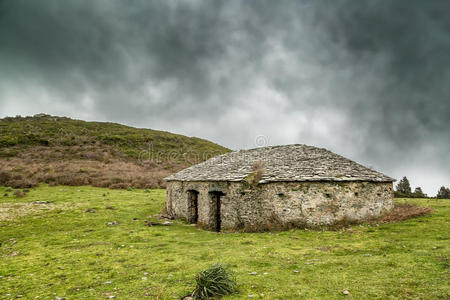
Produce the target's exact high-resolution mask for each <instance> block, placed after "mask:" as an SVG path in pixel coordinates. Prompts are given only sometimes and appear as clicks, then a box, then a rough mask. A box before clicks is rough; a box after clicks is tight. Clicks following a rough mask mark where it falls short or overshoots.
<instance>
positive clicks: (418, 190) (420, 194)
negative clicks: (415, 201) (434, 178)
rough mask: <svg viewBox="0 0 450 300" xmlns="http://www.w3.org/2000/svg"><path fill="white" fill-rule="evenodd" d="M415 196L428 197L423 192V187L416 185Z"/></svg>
mask: <svg viewBox="0 0 450 300" xmlns="http://www.w3.org/2000/svg"><path fill="white" fill-rule="evenodd" d="M413 195H414V198H426V197H427V195H426V194H424V193H423V191H422V188H421V187H420V186H418V187H416V189H415V190H414V193H413Z"/></svg>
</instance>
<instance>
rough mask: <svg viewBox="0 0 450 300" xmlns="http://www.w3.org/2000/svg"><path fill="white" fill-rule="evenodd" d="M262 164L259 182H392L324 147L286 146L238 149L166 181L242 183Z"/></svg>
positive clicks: (188, 169)
mask: <svg viewBox="0 0 450 300" xmlns="http://www.w3.org/2000/svg"><path fill="white" fill-rule="evenodd" d="M256 162H263V164H264V173H263V176H262V179H261V181H260V183H267V182H277V181H375V182H392V181H395V179H393V178H390V177H388V176H386V175H384V174H382V173H379V172H377V171H374V170H372V169H369V168H367V167H364V166H362V165H360V164H358V163H356V162H354V161H351V160H349V159H347V158H345V157H342V156H340V155H337V154H335V153H333V152H331V151H328V150H326V149H323V148H316V147H312V146H307V145H285V146H271V147H262V148H255V149H250V150H240V151H234V152H230V153H226V154H223V155H219V156H216V157H213V158H211V159H209V160H207V161H204V162H202V163H200V164H197V165H194V166H191V167H189V168H186V169H184V170H182V171H180V172H178V173H175V174H172V175H170V176H169V177H167V178H165V179H166V181H242V180H244V179H245V178H246V177H247V176H248V175H249V174H250V173H251V172H253V171H254V167H253V166H254V164H255V163H256Z"/></svg>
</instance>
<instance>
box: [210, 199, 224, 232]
mask: <svg viewBox="0 0 450 300" xmlns="http://www.w3.org/2000/svg"><path fill="white" fill-rule="evenodd" d="M209 194H210V195H211V202H212V203H211V204H212V205H211V206H212V216H213V219H214V222H213V226H214V229H215V230H216V231H217V232H220V230H221V227H222V216H221V206H222V203H221V199H220V197H222V196H223V195H224V193H222V192H209Z"/></svg>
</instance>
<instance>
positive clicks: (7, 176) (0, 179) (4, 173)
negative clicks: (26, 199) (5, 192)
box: [0, 171, 11, 185]
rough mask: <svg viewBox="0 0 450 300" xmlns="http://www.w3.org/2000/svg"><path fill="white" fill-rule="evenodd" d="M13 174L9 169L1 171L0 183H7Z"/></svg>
mask: <svg viewBox="0 0 450 300" xmlns="http://www.w3.org/2000/svg"><path fill="white" fill-rule="evenodd" d="M10 179H11V175H10V174H9V172H7V171H0V185H7V183H8V181H9V180H10Z"/></svg>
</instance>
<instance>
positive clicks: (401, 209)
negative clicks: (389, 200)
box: [372, 204, 433, 223]
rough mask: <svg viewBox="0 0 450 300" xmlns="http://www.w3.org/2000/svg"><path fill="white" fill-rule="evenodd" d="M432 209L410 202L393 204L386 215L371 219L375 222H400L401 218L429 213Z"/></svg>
mask: <svg viewBox="0 0 450 300" xmlns="http://www.w3.org/2000/svg"><path fill="white" fill-rule="evenodd" d="M432 212H433V210H432V209H431V208H429V207H426V206H417V205H411V204H395V206H394V208H393V209H392V210H391V211H390V212H389V213H387V214H386V215H384V216H382V217H380V218H378V219H375V220H373V221H372V222H377V223H390V222H400V221H403V220H407V219H411V218H417V217H421V216H425V215H429V214H431V213H432Z"/></svg>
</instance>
